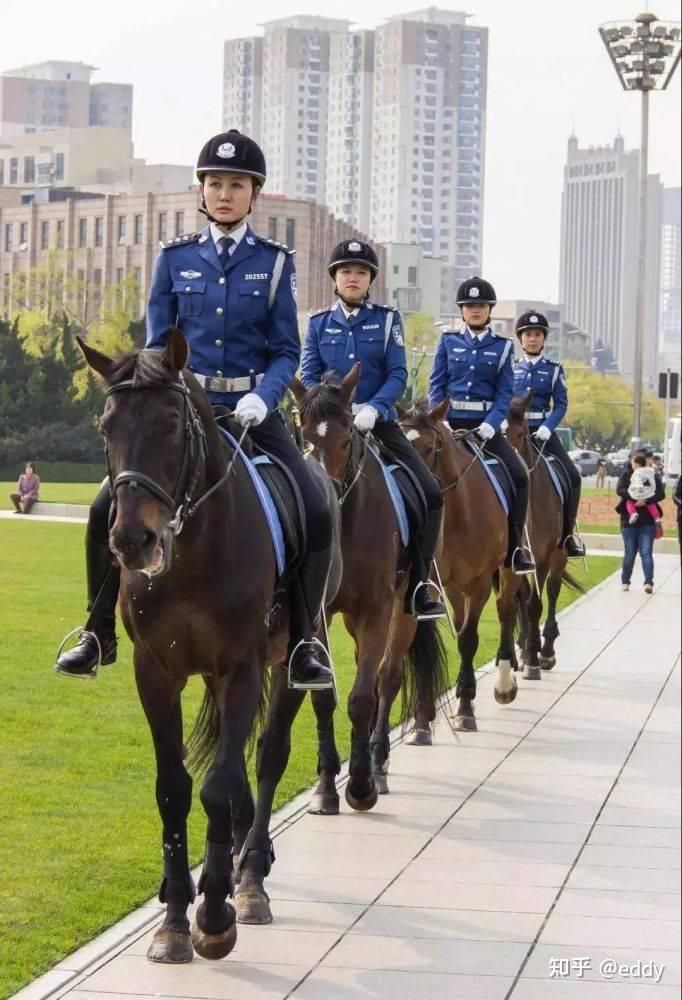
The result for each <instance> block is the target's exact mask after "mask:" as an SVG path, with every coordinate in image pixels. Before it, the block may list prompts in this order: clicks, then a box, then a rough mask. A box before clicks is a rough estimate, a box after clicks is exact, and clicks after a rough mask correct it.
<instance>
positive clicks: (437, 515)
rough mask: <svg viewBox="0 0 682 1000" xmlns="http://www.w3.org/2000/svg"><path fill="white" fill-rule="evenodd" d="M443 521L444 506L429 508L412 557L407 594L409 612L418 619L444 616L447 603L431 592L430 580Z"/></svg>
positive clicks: (423, 619)
mask: <svg viewBox="0 0 682 1000" xmlns="http://www.w3.org/2000/svg"><path fill="white" fill-rule="evenodd" d="M442 521H443V508H442V507H440V508H439V509H438V510H429V511H427V514H426V524H425V525H424V530H423V531H422V532H421V535H420V536H419V538H418V539H417V540H416V544H415V550H416V551H415V552H414V553H413V559H412V575H411V578H410V588H409V591H408V596H407V605H408V606H407V608H406V609H405V610H406V611H407V612H408V614H412V615H414V617H415V618H416V619H417V620H418V621H426V620H428V619H432V618H444V617H445V614H446V609H445V605H444V604H443V603H442V602H441V601H439V600H436V599H435V598H433V597H431V595H430V594H429V588H428V581H429V577H430V575H431V567H432V566H433V560H434V557H435V555H436V549H437V548H438V538H439V536H440V526H441V523H442Z"/></svg>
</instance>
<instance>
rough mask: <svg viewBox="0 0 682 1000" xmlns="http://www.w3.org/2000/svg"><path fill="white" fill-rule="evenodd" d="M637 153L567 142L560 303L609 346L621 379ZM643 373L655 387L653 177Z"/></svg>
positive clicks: (630, 310)
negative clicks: (585, 146) (584, 147)
mask: <svg viewBox="0 0 682 1000" xmlns="http://www.w3.org/2000/svg"><path fill="white" fill-rule="evenodd" d="M638 232H639V151H638V150H629V151H628V150H626V149H625V144H624V141H623V139H622V138H621V137H618V138H617V139H616V140H615V142H614V144H613V146H599V147H590V148H588V149H581V148H579V146H578V140H577V138H576V137H575V136H571V138H570V139H569V141H568V156H567V163H566V166H565V168H564V191H563V198H562V217H561V274H560V299H561V301H562V303H563V305H564V314H565V317H566V319H567V320H568V321H569V322H571V323H575V324H576V325H577V326H579V327H581V328H582V329H583V330H586V331H587V333H589V335H590V337H591V340H592V345H593V346H594V345H595V344H596V343H597V341H599V340H601V341H602V343H603V344H604V345H605V346H607V347H609V348H610V349H611V351H612V352H613V355H614V357H615V358H616V360H617V362H618V367H619V369H620V371H621V373H622V374H623V375H625V376H630V377H631V376H632V373H633V370H634V352H635V329H636V322H637V280H638V274H637V271H638ZM645 256H646V279H645V302H646V317H645V346H644V374H645V378H646V380H647V382H648V383H649V384H652V382H653V377H654V373H655V369H656V359H657V351H658V319H659V316H658V312H659V281H660V275H659V260H660V181H659V178H658V177H657V176H650V177H649V178H648V200H647V235H646V251H645Z"/></svg>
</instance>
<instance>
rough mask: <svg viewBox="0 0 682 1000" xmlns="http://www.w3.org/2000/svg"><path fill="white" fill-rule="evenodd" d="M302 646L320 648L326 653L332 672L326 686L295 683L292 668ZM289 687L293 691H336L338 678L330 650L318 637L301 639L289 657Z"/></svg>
mask: <svg viewBox="0 0 682 1000" xmlns="http://www.w3.org/2000/svg"><path fill="white" fill-rule="evenodd" d="M301 646H318V647H319V648H320V649H321V650H322V652H323V653H324V656H325V659H326V661H327V664H328V665H329V669H330V670H331V674H332V679H331V681H330V682H329V683H326V684H319V685H315V684H312V685H311V684H301V683H300V682H299V681H295V680H294V679H293V678H292V676H291V668H292V664H293V662H294V657H295V656H296V653H297V652H298V651H299V649H300V648H301ZM287 685H288V687H289V689H290V690H291V691H331V690H335V689H336V677H335V675H334V667H333V666H332V660H331V656H330V655H329V650H328V649H327V647H326V646H325V644H324V643H323V642H321V641H320V640H319V639H318V638H317V637H316V636H315V637H313V638H312V639H301V640H299V642H297V643H296V645H295V646H294V648H293V650H292V651H291V656H290V657H289V662H288V663H287Z"/></svg>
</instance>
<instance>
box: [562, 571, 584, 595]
mask: <svg viewBox="0 0 682 1000" xmlns="http://www.w3.org/2000/svg"><path fill="white" fill-rule="evenodd" d="M561 582H562V583H565V584H566V586H567V587H568V588H569V590H572V591H574V593H576V594H586V593H587V590H586V588H585V587H583V585H582V583H581V582H580V580H576V578H575V577H574V576H573V575H572V574H571V573H569V572H568V570H567V569H564V570H562V572H561Z"/></svg>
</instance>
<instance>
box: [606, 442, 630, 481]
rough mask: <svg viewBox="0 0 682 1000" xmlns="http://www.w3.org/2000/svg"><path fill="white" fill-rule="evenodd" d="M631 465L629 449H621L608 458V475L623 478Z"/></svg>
mask: <svg viewBox="0 0 682 1000" xmlns="http://www.w3.org/2000/svg"><path fill="white" fill-rule="evenodd" d="M629 464H630V449H629V448H619V449H618V451H610V452H609V453H608V455H607V456H606V475H607V476H622V475H623V473H624V472H625V470H626V469H627V467H628V465H629Z"/></svg>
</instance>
